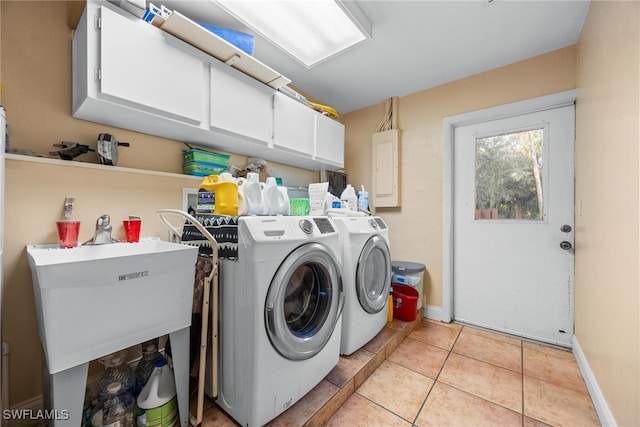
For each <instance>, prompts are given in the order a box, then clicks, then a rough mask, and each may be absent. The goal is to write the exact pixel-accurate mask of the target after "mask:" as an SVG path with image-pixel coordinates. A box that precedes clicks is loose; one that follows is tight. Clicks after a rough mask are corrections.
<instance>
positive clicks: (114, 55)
mask: <svg viewBox="0 0 640 427" xmlns="http://www.w3.org/2000/svg"><path fill="white" fill-rule="evenodd" d="M99 12H100V19H99V22H100V24H99V26H100V29H99V30H98V31H99V32H100V33H101V36H100V63H99V68H98V70H96V73H97V76H96V78H97V79H98V80H99V81H100V94H99V96H100V97H101V98H105V99H109V98H116V99H118V100H119V101H120V102H121V101H125V102H126V103H128V104H130V105H131V106H132V107H137V108H140V109H144V110H147V111H150V112H153V113H156V114H159V115H162V116H168V117H174V118H180V119H183V120H187V121H189V122H192V123H194V124H199V123H201V122H202V120H203V117H204V114H203V96H204V95H205V74H204V72H205V71H204V64H203V62H202V61H201V60H200V59H198V58H197V57H196V56H194V55H192V54H190V53H188V52H186V51H185V50H184V49H183V48H181V47H179V46H177V45H176V44H175V43H172V40H171V39H172V36H170V35H169V34H167V33H165V32H163V31H161V30H159V29H156V28H154V27H153V26H152V25H150V24H148V23H146V22H144V21H142V20H140V19H138V20H135V21H132V20H131V19H128V18H126V17H124V16H122V15H120V14H118V13H116V12H114V11H112V10H110V9H109V8H107V7H101V8H100V11H99Z"/></svg>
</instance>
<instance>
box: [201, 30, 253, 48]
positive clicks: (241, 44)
mask: <svg viewBox="0 0 640 427" xmlns="http://www.w3.org/2000/svg"><path fill="white" fill-rule="evenodd" d="M198 24H199V25H200V26H202V27H203V28H205V29H207V30H209V31H211V32H212V33H213V34H215V35H216V36H218V37H220V38H221V39H223V40H225V41H227V42H229V43H231V44H232V45H234V46H235V47H237V48H238V49H240V50H241V51H243V52H245V53H248V54H249V55H253V46H254V40H253V36H252V35H251V34H247V33H243V32H240V31H235V30H229V29H228V28H220V27H216V26H215V25H211V24H205V23H204V22H198Z"/></svg>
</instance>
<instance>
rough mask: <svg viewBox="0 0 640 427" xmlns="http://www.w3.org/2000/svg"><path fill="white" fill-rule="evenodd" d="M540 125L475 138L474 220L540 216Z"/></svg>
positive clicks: (521, 218)
mask: <svg viewBox="0 0 640 427" xmlns="http://www.w3.org/2000/svg"><path fill="white" fill-rule="evenodd" d="M543 140H544V128H540V129H530V130H524V131H517V132H511V133H505V134H501V135H492V136H484V137H480V138H476V140H475V144H476V173H475V199H476V200H475V219H476V220H496V219H500V220H511V219H513V220H532V221H540V220H542V219H543V213H544V206H543V200H544V198H543V188H544V185H543V184H544V183H543V173H542V166H543V161H544V159H543Z"/></svg>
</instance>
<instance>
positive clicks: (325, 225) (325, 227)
mask: <svg viewBox="0 0 640 427" xmlns="http://www.w3.org/2000/svg"><path fill="white" fill-rule="evenodd" d="M313 222H315V223H316V225H317V226H318V230H320V233H321V234H327V233H335V231H336V230H335V228H333V224H331V221H329V218H313Z"/></svg>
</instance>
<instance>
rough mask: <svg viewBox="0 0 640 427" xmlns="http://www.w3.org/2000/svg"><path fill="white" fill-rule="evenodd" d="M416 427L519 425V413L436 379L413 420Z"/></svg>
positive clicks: (520, 418) (520, 419) (520, 423)
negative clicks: (415, 418)
mask: <svg viewBox="0 0 640 427" xmlns="http://www.w3.org/2000/svg"><path fill="white" fill-rule="evenodd" d="M415 425H416V426H419V427H441V426H456V427H466V426H468V427H483V426H487V427H489V426H505V427H507V426H514V427H516V426H518V427H521V426H522V415H521V414H518V413H516V412H514V411H511V410H509V409H507V408H504V407H502V406H500V405H497V404H495V403H492V402H489V401H487V400H484V399H481V398H479V397H477V396H474V395H472V394H469V393H466V392H464V391H462V390H458V389H457V388H455V387H451V386H448V385H446V384H444V383H441V382H437V383H436V384H435V385H434V386H433V389H432V390H431V393H429V397H427V401H426V402H425V404H424V406H423V407H422V410H421V411H420V414H419V415H418V418H417V420H416V423H415Z"/></svg>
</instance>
